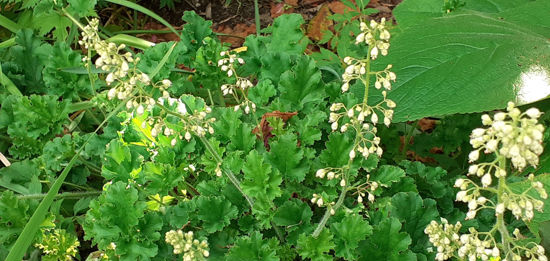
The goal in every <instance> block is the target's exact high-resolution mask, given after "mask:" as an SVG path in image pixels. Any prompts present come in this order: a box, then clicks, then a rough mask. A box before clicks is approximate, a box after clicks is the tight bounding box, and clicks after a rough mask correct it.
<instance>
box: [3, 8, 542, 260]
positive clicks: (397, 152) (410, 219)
mask: <svg viewBox="0 0 550 261" xmlns="http://www.w3.org/2000/svg"><path fill="white" fill-rule="evenodd" d="M419 1H421V0H405V1H404V3H403V4H402V5H400V6H399V7H397V8H396V9H395V18H396V19H397V21H398V25H397V30H394V28H396V25H394V24H393V23H392V22H391V21H389V20H386V19H385V18H381V19H376V20H371V19H370V18H369V15H370V14H373V13H375V12H377V11H376V10H374V9H370V8H367V4H368V1H362V0H357V1H354V2H353V3H352V2H349V1H347V0H343V1H342V2H343V3H344V4H345V5H346V6H347V7H349V8H350V10H348V12H345V13H344V14H334V15H331V16H330V17H329V18H327V19H330V21H331V22H334V23H335V24H334V29H335V30H334V31H327V32H325V33H324V34H323V36H322V37H320V38H319V39H320V40H318V41H317V42H311V40H310V39H309V38H308V37H306V35H305V33H304V30H303V29H304V26H303V24H304V20H303V17H302V16H300V15H298V14H291V15H283V16H280V17H278V18H276V19H274V21H273V23H272V24H271V25H270V26H269V27H267V28H265V30H262V31H258V33H257V34H256V35H250V36H248V37H247V38H246V39H245V41H244V43H243V46H242V47H239V48H236V49H231V48H229V47H228V45H227V44H224V43H222V42H220V41H219V40H218V38H217V36H216V34H215V33H214V32H213V31H212V29H211V26H212V22H210V21H206V20H204V19H203V18H201V17H200V16H199V15H197V14H195V13H193V12H185V14H184V16H183V17H182V20H183V22H184V25H183V26H182V28H181V30H179V29H178V30H175V29H174V28H173V27H172V26H171V25H170V24H168V23H167V22H166V21H164V20H163V19H162V18H160V17H159V16H157V15H155V14H154V13H153V12H151V11H150V10H147V9H145V8H144V7H142V6H140V5H138V4H137V3H135V1H133V2H130V1H125V0H106V2H109V3H112V4H116V5H122V6H124V8H130V9H133V10H136V11H139V12H141V13H144V14H146V15H148V16H150V17H151V18H153V19H156V20H158V21H159V22H160V23H162V24H164V25H165V26H167V27H168V28H170V30H171V31H172V32H174V33H175V34H176V35H177V36H178V37H179V38H180V40H179V41H177V42H162V43H157V44H153V43H151V42H148V41H145V40H143V39H139V38H136V37H132V36H129V35H124V34H123V33H122V32H117V31H116V28H115V29H113V28H111V27H107V28H104V27H103V26H102V25H101V21H100V19H97V18H95V17H96V16H97V14H96V11H95V10H96V4H97V2H96V1H81V0H57V1H50V0H47V1H26V0H23V1H5V0H0V7H8V9H7V10H11V11H10V13H9V14H6V17H4V16H3V15H2V16H0V25H2V26H7V28H8V29H9V30H10V31H12V32H13V38H12V39H9V40H7V41H5V42H2V43H0V60H1V61H2V64H1V65H2V66H1V68H0V69H1V70H0V85H1V86H5V87H6V88H3V89H0V102H1V107H0V151H1V152H2V153H3V154H0V159H2V162H5V161H7V162H8V164H10V163H11V166H9V167H5V168H1V169H0V187H1V192H2V193H1V194H0V258H2V259H4V258H6V260H8V261H19V260H39V259H43V260H74V259H78V260H84V259H85V260H132V261H133V260H185V261H192V260H230V261H231V260H235V261H241V260H262V261H263V260H267V261H276V260H283V261H286V260H289V261H290V260H359V261H365V260H366V261H369V260H376V261H397V260H399V261H414V260H468V261H474V260H491V261H502V260H507V261H521V260H533V261H534V260H540V261H545V260H547V257H546V255H547V254H546V253H547V252H548V251H547V250H546V249H545V241H544V240H545V237H547V233H548V232H547V228H546V226H545V225H544V224H545V223H544V222H545V221H548V220H549V219H550V218H549V215H548V210H547V209H548V208H547V207H548V204H547V189H548V186H549V185H550V174H545V172H547V171H548V170H549V169H550V167H549V163H548V162H550V161H549V160H548V158H547V156H545V155H544V154H542V152H543V150H544V148H545V145H544V144H543V143H546V142H547V141H546V140H547V139H548V137H549V136H550V135H548V133H549V131H548V130H547V129H545V128H544V127H543V125H544V124H546V123H547V122H548V117H547V116H548V115H547V114H544V113H543V112H541V111H539V110H538V109H535V108H531V109H527V110H525V109H523V108H522V107H521V106H516V104H515V103H512V102H510V103H508V105H507V108H506V111H505V112H492V113H490V114H483V115H481V114H478V113H473V114H469V115H448V114H450V113H456V112H461V113H471V112H472V111H477V112H479V111H483V110H492V109H495V108H498V109H502V108H503V107H505V106H506V104H503V101H504V103H505V101H507V100H510V97H509V96H506V95H508V94H506V93H504V92H503V93H504V94H501V93H500V92H499V93H498V95H502V96H498V95H497V96H498V99H497V98H494V99H492V100H491V101H490V102H487V103H486V104H482V105H480V104H476V102H473V101H475V100H476V99H480V97H473V98H472V97H471V96H472V95H473V94H470V96H466V95H464V92H467V91H465V90H461V91H457V93H459V94H460V95H457V98H456V101H453V102H454V103H453V104H449V106H441V104H442V103H445V102H447V103H449V102H448V101H444V100H443V98H442V100H441V101H439V100H436V99H434V98H433V97H440V96H441V97H443V96H445V95H442V94H445V93H448V92H449V90H451V88H454V87H456V86H462V85H464V86H466V87H468V88H466V90H472V89H479V86H477V85H476V83H477V82H487V81H482V80H479V79H486V78H483V77H489V78H487V79H494V78H492V77H493V76H495V75H498V73H495V71H491V70H493V69H491V68H485V67H491V66H492V64H493V63H494V64H497V65H502V64H504V62H502V61H501V60H500V59H502V57H504V56H502V57H501V56H498V55H495V56H493V53H492V51H491V50H492V49H491V48H493V47H494V46H498V48H500V49H499V51H502V53H506V54H507V53H514V54H515V53H516V51H514V50H516V49H517V48H520V49H521V48H523V49H525V50H530V51H529V53H528V54H527V56H526V57H528V59H529V60H541V59H542V58H541V59H538V58H537V59H531V58H532V57H547V56H544V55H538V56H535V55H534V54H538V53H537V51H539V50H543V51H544V50H546V49H544V48H543V47H542V46H541V45H537V44H538V43H543V44H542V45H543V46H546V45H547V38H548V37H547V36H546V35H544V32H546V31H545V29H544V28H546V27H544V25H545V24H544V23H543V22H544V21H543V20H544V19H538V20H537V19H533V20H537V21H542V22H541V23H542V25H541V26H540V28H538V27H534V26H530V24H529V22H527V21H523V20H518V19H517V17H515V16H514V15H513V14H512V13H511V12H509V11H507V10H508V9H506V8H509V6H517V7H518V10H517V12H519V13H522V12H524V10H523V9H525V10H530V11H529V12H533V13H534V14H538V13H539V9H543V8H527V7H543V6H547V4H546V3H543V2H541V1H539V0H534V1H526V2H529V3H523V2H522V0H502V1H503V2H506V3H509V4H508V5H501V4H500V3H496V4H495V6H496V7H495V6H489V7H487V6H486V5H485V3H484V2H476V3H475V4H471V3H472V2H470V1H466V2H468V3H463V2H464V1H451V2H452V3H451V4H449V3H446V4H444V3H437V4H434V5H433V6H432V5H426V4H425V3H420V4H419ZM512 1H513V3H512ZM165 2H166V1H165ZM447 2H448V1H447ZM523 5H525V6H523ZM10 6H13V7H17V8H14V9H10ZM417 6H422V7H423V8H426V9H425V10H424V9H423V11H422V12H418V10H417V9H416V7H417ZM519 6H523V7H522V8H523V9H521V10H519V9H520V8H519ZM434 8H435V9H434ZM464 8H466V9H464ZM470 8H471V9H470ZM476 8H477V9H476ZM484 8H485V9H487V8H489V9H487V10H492V9H491V8H497V9H499V10H496V11H495V12H494V13H488V12H489V11H487V10H485V9H484ZM478 9H479V10H478ZM522 10H523V11H522ZM473 11H475V12H473ZM514 11H516V10H514ZM545 15H546V14H545ZM31 16H33V17H37V18H32V19H30V18H29V17H31ZM426 16H429V17H426ZM7 17H9V18H10V19H21V21H20V23H10V22H9V21H10V19H8V18H7ZM116 18H117V17H116V15H115V16H114V18H113V19H116ZM497 18H498V19H497ZM29 19H30V20H29ZM40 19H44V21H49V22H48V23H44V24H42V25H38V23H39V22H40V21H41V20H40ZM453 21H455V24H454V25H456V27H454V26H449V24H451V25H452V22H453ZM456 21H459V22H460V23H459V22H456ZM29 23H30V24H33V25H32V26H30V27H29V28H31V29H38V32H37V31H36V30H35V31H33V30H31V29H29V28H23V29H21V28H20V27H23V25H27V24H29ZM510 24H513V26H509V25H510ZM426 25H430V26H429V27H427V26H426ZM503 25H504V26H503ZM313 26H314V24H311V25H310V27H313ZM258 27H259V24H258ZM451 27H452V28H451ZM531 28H534V29H532V30H534V31H530V30H531ZM519 29H521V30H519ZM110 30H114V31H110ZM535 31H536V32H539V33H540V34H535V35H534V36H533V35H532V34H534V33H535ZM129 32H131V31H129ZM418 32H422V33H418ZM50 35H51V36H52V37H53V38H51V37H43V36H50ZM449 35H452V36H453V37H449ZM456 35H467V36H469V37H461V38H460V39H456V37H455V36H456ZM419 36H421V37H419ZM504 36H506V37H512V38H510V39H511V40H513V41H512V42H513V43H514V44H508V42H507V41H509V38H506V37H504ZM524 37H531V38H528V39H531V40H529V41H524V40H522V41H521V44H519V43H518V42H516V40H517V39H516V38H518V39H524ZM501 38H502V39H501ZM52 39H55V40H56V42H55V43H51V41H52ZM411 39H412V40H411ZM472 39H474V40H472ZM541 39H542V40H541ZM390 40H391V41H390ZM535 40H536V41H535ZM471 41H473V42H471ZM390 42H391V48H390ZM495 42H496V43H503V44H497V45H495ZM527 43H528V44H527ZM524 44H525V45H524ZM531 44H533V45H534V46H535V47H537V48H534V47H532V46H531ZM311 47H313V48H312V49H311ZM309 50H319V51H318V52H317V51H314V52H313V53H309ZM533 50H537V51H533ZM543 51H539V52H543ZM442 52H443V54H441V53H442ZM472 52H474V53H472ZM475 52H480V53H481V54H487V55H489V56H488V57H491V59H490V61H489V62H488V63H487V64H490V65H491V66H483V67H484V69H483V70H488V71H487V73H476V75H475V77H474V76H472V77H474V78H475V79H478V80H475V81H474V80H472V81H470V82H467V83H464V80H463V79H462V80H461V81H458V80H456V79H455V80H456V82H455V81H452V82H453V84H449V86H448V85H446V84H445V83H446V82H449V81H450V80H453V78H452V77H453V75H451V73H449V74H448V75H447V74H446V75H445V76H441V75H442V74H445V73H447V72H446V71H445V70H447V69H448V68H449V67H446V66H451V65H452V66H456V68H455V67H453V70H451V71H452V72H453V73H455V71H456V73H457V75H459V76H460V77H459V78H464V77H462V76H463V73H465V72H469V73H470V74H473V73H472V71H471V70H473V69H472V68H473V67H476V66H479V64H482V63H477V60H476V59H478V58H477V56H476V55H474V54H477V53H475ZM306 53H307V55H306ZM474 56H475V57H476V58H475V59H474V58H472V57H474ZM506 57H507V58H506V59H509V58H508V56H506ZM530 57H531V58H530ZM472 59H473V60H472ZM518 59H519V58H518ZM472 61H473V62H472ZM499 62H500V63H499ZM521 62H523V61H521ZM518 63H520V62H519V61H518ZM506 64H515V61H514V62H510V61H508V60H507V62H506ZM461 66H462V67H461ZM514 66H515V65H514ZM476 68H477V67H476ZM499 68H501V67H499ZM514 68H515V67H514ZM455 69H456V70H455ZM505 69H506V70H505V71H504V72H506V75H507V77H505V78H506V79H508V78H509V77H508V75H509V74H511V73H510V72H511V71H512V69H510V68H505ZM494 70H496V69H494ZM516 70H517V69H516ZM442 72H445V73H442ZM466 74H467V73H466ZM438 77H440V78H438ZM441 77H447V78H445V79H444V80H442V78H441ZM448 80H449V81H448ZM434 84H435V85H437V86H438V88H431V87H432V86H433V85H434ZM439 85H441V86H439ZM451 85H452V86H451ZM426 86H428V87H426ZM484 90H485V89H484ZM505 94H506V95H505ZM480 96H483V95H480ZM445 97H446V96H445ZM468 97H470V99H471V100H470V99H468ZM453 98H454V97H453ZM481 98H483V99H486V98H487V97H485V96H483V97H481ZM427 100H429V101H430V106H427V105H426V104H425V103H426V101H427ZM416 102H418V104H419V105H417V103H416ZM464 104H466V105H464ZM539 108H541V110H542V108H543V107H539ZM522 110H523V111H524V112H522ZM435 115H440V116H441V118H433V119H430V120H421V121H418V120H416V119H418V118H421V117H427V116H435ZM480 116H481V121H480ZM430 123H433V125H432V126H429V125H430ZM480 125H483V127H482V128H477V127H478V126H480ZM472 129H473V131H472ZM37 141H38V142H37ZM468 143H470V144H469V145H468ZM470 145H471V146H470ZM409 160H413V161H409ZM85 255H87V256H85Z"/></svg>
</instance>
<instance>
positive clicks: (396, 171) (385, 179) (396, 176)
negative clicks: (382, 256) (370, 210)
mask: <svg viewBox="0 0 550 261" xmlns="http://www.w3.org/2000/svg"><path fill="white" fill-rule="evenodd" d="M404 176H405V171H404V170H402V169H401V168H399V167H396V166H391V165H383V166H380V167H379V168H378V169H377V170H376V172H375V173H374V174H372V179H373V180H375V181H377V182H379V183H380V184H383V185H386V186H391V184H392V183H394V182H398V181H399V180H400V179H401V178H402V177H404Z"/></svg>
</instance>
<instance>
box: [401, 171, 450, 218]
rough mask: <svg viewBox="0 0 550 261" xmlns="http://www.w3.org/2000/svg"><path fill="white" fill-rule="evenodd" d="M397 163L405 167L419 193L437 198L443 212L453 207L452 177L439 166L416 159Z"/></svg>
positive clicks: (447, 211)
mask: <svg viewBox="0 0 550 261" xmlns="http://www.w3.org/2000/svg"><path fill="white" fill-rule="evenodd" d="M399 165H401V166H402V167H404V168H405V171H406V172H407V176H412V177H413V178H414V179H415V184H416V187H417V188H418V191H419V192H420V194H422V195H424V196H425V197H426V196H427V197H429V198H433V199H436V200H437V202H438V206H439V207H440V208H441V209H443V213H445V214H448V213H450V212H451V211H452V210H453V209H454V198H455V193H456V192H455V190H454V189H453V187H452V184H454V178H451V176H449V175H448V174H447V171H445V170H444V169H442V168H440V167H435V168H434V167H429V166H425V165H424V164H422V163H421V162H418V161H415V162H411V161H402V162H400V164H399Z"/></svg>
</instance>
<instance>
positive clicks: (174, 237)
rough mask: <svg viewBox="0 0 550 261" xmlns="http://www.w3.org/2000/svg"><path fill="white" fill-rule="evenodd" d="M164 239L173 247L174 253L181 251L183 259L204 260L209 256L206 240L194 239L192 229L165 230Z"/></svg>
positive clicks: (186, 260) (191, 260) (187, 260)
mask: <svg viewBox="0 0 550 261" xmlns="http://www.w3.org/2000/svg"><path fill="white" fill-rule="evenodd" d="M165 240H166V243H168V244H170V245H172V246H173V247H174V254H176V255H177V254H182V253H183V261H198V260H206V258H208V256H210V252H209V251H208V242H206V240H203V241H199V240H198V239H194V237H193V231H189V232H187V233H184V232H183V231H181V230H178V231H175V230H170V231H168V232H166V235H165Z"/></svg>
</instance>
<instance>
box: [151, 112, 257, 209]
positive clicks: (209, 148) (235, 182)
mask: <svg viewBox="0 0 550 261" xmlns="http://www.w3.org/2000/svg"><path fill="white" fill-rule="evenodd" d="M157 106H159V108H161V109H163V110H164V111H165V112H166V113H168V114H170V115H173V116H176V117H178V118H180V119H183V120H187V119H186V118H185V116H183V115H181V114H179V113H176V112H173V111H171V110H169V109H168V108H166V107H164V105H162V104H159V103H157ZM197 137H199V139H200V140H201V142H202V144H204V147H205V148H206V150H207V151H208V152H210V154H212V157H214V160H215V161H216V162H217V163H218V164H220V165H221V164H222V163H223V159H222V158H221V156H220V155H219V154H218V152H217V151H216V150H215V149H214V148H213V147H212V144H210V142H209V141H208V140H207V139H206V138H205V137H204V136H198V135H197ZM220 168H221V170H222V173H223V174H225V176H227V178H228V179H229V181H231V183H233V185H234V186H235V188H237V190H239V192H240V193H241V194H242V195H243V197H244V198H245V199H246V202H248V205H250V208H252V207H253V206H254V201H253V200H252V199H251V198H250V197H249V196H248V195H246V194H245V193H244V191H243V190H242V189H241V182H240V181H239V180H238V179H237V177H235V175H234V174H233V172H231V170H228V169H225V168H224V167H220Z"/></svg>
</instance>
